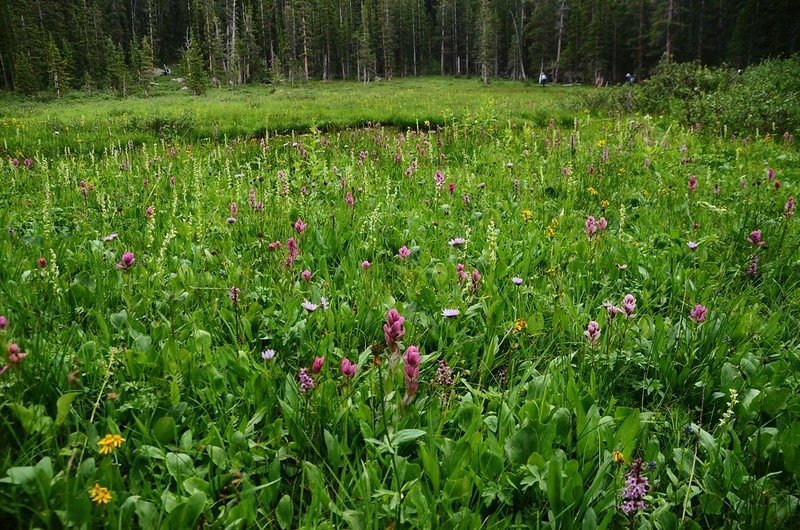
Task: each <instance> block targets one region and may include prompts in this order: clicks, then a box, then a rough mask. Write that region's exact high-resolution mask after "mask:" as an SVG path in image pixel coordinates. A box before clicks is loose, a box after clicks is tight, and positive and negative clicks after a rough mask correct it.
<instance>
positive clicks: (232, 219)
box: [228, 217, 236, 225]
mask: <svg viewBox="0 0 800 530" xmlns="http://www.w3.org/2000/svg"><path fill="white" fill-rule="evenodd" d="M235 222H236V218H235V217H228V224H229V225H232V224H233V223H235Z"/></svg>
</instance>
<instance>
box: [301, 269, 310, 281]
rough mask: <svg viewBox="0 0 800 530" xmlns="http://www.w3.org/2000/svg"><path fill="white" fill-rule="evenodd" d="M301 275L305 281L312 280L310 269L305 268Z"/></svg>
mask: <svg viewBox="0 0 800 530" xmlns="http://www.w3.org/2000/svg"><path fill="white" fill-rule="evenodd" d="M300 277H301V278H302V279H303V280H304V281H310V280H311V271H310V270H308V269H306V270H304V271H303V272H301V273H300Z"/></svg>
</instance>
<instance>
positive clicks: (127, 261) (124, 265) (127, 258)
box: [117, 252, 136, 271]
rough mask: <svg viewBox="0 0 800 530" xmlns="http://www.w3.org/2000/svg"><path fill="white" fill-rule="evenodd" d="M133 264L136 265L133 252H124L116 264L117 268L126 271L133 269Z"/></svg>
mask: <svg viewBox="0 0 800 530" xmlns="http://www.w3.org/2000/svg"><path fill="white" fill-rule="evenodd" d="M134 263H136V256H135V255H134V254H133V252H126V253H124V254H123V255H122V258H121V259H120V260H119V262H118V263H117V268H118V269H120V270H123V271H127V270H130V268H131V267H133V264H134Z"/></svg>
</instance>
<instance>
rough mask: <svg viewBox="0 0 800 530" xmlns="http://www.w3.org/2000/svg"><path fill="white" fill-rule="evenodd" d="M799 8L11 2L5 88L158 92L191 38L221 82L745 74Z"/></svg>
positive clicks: (791, 35) (452, 0) (774, 49)
mask: <svg viewBox="0 0 800 530" xmlns="http://www.w3.org/2000/svg"><path fill="white" fill-rule="evenodd" d="M796 2H797V0H775V1H772V2H763V1H762V0H0V89H5V90H17V91H19V92H21V93H25V94H32V93H35V92H38V91H50V92H53V93H55V94H56V95H60V94H61V93H63V91H64V90H67V89H69V88H80V87H86V88H89V89H93V88H113V89H116V90H118V91H119V92H120V93H121V94H123V95H124V94H127V93H129V92H131V90H132V89H133V88H135V87H137V86H138V88H139V90H140V91H141V92H143V93H145V94H146V93H147V91H148V90H149V86H150V82H151V79H152V75H154V74H152V73H150V69H151V66H161V65H165V64H166V65H176V64H184V65H185V64H187V62H186V58H185V56H186V53H187V51H188V50H189V42H190V35H194V36H195V37H196V40H197V50H192V54H197V56H199V57H200V59H201V61H198V60H197V56H194V55H193V57H192V61H193V64H194V65H195V68H199V67H200V66H202V69H204V70H205V72H206V74H205V75H207V78H208V81H209V82H210V83H211V84H213V85H217V86H222V85H233V84H242V83H252V82H263V81H270V80H278V79H280V80H289V81H293V80H307V79H324V80H326V79H359V80H361V81H363V82H370V81H371V80H375V79H376V78H387V79H388V78H392V77H396V76H415V75H424V74H440V75H462V76H476V77H480V78H482V79H483V81H484V82H488V79H489V78H490V77H509V78H513V79H525V78H527V77H529V76H532V77H534V78H538V74H539V72H540V71H544V72H545V73H546V74H547V75H548V77H549V78H550V79H551V80H553V81H555V82H582V83H596V82H599V81H600V80H605V82H610V83H618V82H621V81H622V80H623V79H624V77H625V75H626V73H628V72H631V73H633V75H634V76H636V77H637V78H642V77H645V76H646V75H647V73H648V72H649V71H650V70H651V69H652V68H653V67H654V65H655V64H656V63H657V62H658V60H659V59H660V58H661V57H662V56H664V54H668V55H669V56H671V57H672V58H673V59H674V60H675V61H699V62H701V63H703V64H706V65H718V64H721V63H723V62H726V63H729V64H731V65H732V66H734V67H744V66H747V65H749V64H753V63H756V62H759V61H761V60H762V59H765V58H768V57H785V56H788V55H791V54H793V53H795V52H797V51H798V50H800V42H799V41H798V38H799V37H800V17H798V16H797V14H796V8H797V5H796ZM151 57H152V60H151ZM201 63H202V64H201ZM197 75H200V76H201V77H203V75H201V74H199V73H198V72H195V78H197Z"/></svg>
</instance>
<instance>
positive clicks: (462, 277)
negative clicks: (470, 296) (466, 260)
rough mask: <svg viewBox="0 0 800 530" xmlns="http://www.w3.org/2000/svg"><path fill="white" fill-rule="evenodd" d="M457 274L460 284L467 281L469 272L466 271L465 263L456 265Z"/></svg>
mask: <svg viewBox="0 0 800 530" xmlns="http://www.w3.org/2000/svg"><path fill="white" fill-rule="evenodd" d="M456 273H458V283H464V282H465V281H467V272H466V271H465V270H464V264H463V263H458V264H456Z"/></svg>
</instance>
